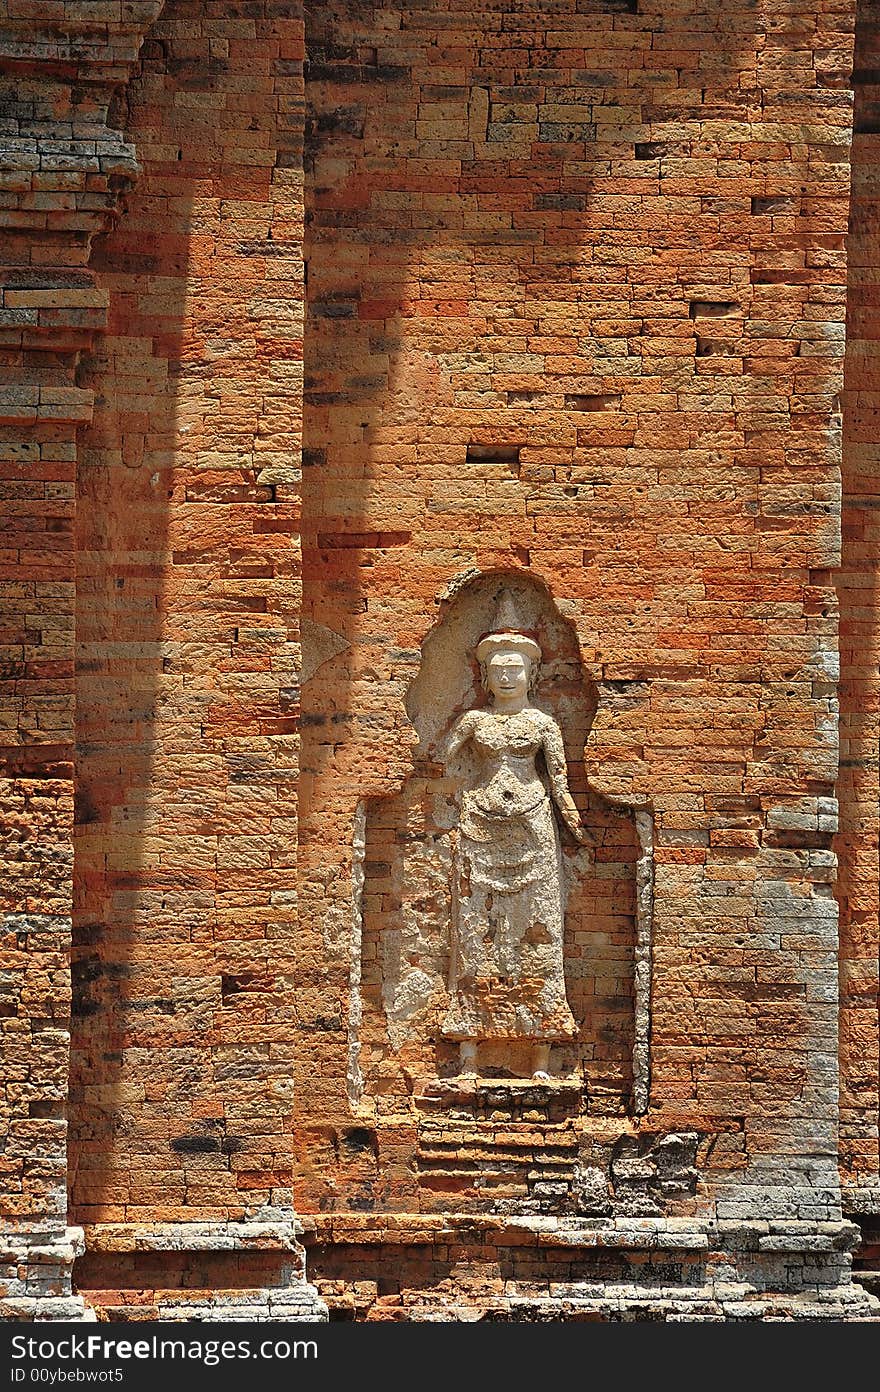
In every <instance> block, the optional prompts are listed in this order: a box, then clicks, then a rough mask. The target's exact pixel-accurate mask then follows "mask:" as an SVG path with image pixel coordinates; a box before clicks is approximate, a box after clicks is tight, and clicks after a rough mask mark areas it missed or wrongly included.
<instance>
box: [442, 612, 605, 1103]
mask: <svg viewBox="0 0 880 1392" xmlns="http://www.w3.org/2000/svg"><path fill="white" fill-rule="evenodd" d="M476 655H477V659H478V661H479V662H480V667H481V672H482V675H483V685H484V688H485V689H486V691H487V692H488V694H489V696H490V699H491V705H490V706H489V707H486V708H480V709H476V710H469V711H466V712H465V714H464V715H463V716H462V717H461V718H460V720H459V721H458V722H457V724H456V725H455V727H454V729H453V731H452V734H451V736H450V738H449V741H448V744H447V759H449V758H451V756H452V755H453V754H455V753H457V751H458V750H460V749H462V748H463V747H464V746H466V745H469V746H470V748H471V750H472V751H473V753H474V754H475V755H476V758H477V762H478V768H479V771H478V775H477V781H476V785H475V786H474V787H472V788H468V789H467V790H465V791H464V792H463V794H462V797H461V817H460V823H459V830H458V844H457V850H456V865H455V877H454V885H453V929H454V932H453V952H452V967H451V979H450V995H451V1000H450V1005H449V1010H448V1012H447V1014H446V1017H445V1020H444V1022H443V1033H444V1035H445V1036H446V1037H447V1038H448V1039H454V1040H457V1041H459V1045H460V1052H461V1071H462V1073H467V1074H469V1073H474V1072H476V1069H477V1051H478V1046H479V1044H480V1043H481V1042H483V1041H486V1042H489V1041H494V1042H497V1041H514V1040H515V1041H529V1042H531V1043H532V1045H533V1054H532V1057H533V1066H534V1073H535V1076H536V1077H542V1078H546V1077H547V1076H548V1074H547V1068H548V1066H549V1058H550V1045H551V1043H552V1042H553V1041H562V1040H565V1039H570V1038H571V1037H572V1036H573V1035H574V1033H575V1028H576V1027H575V1022H574V1019H573V1017H572V1013H571V1010H570V1008H569V1004H568V999H567V997H566V992H565V976H564V971H563V920H564V894H563V876H562V854H561V849H560V843H559V833H558V830H557V826H556V820H555V817H554V812H553V805H554V804H555V806H556V808H557V810H558V812H559V815H560V816H561V818H562V820H563V821H564V823H565V824H566V826H567V827H568V828H569V830H570V831H571V833H572V835H573V836H575V837H576V839H577V840H578V841H583V840H585V839H586V833H585V831H584V829H583V828H582V826H581V822H580V817H579V814H578V810H577V807H576V806H575V803H574V799H573V798H572V796H571V793H570V791H569V788H568V782H567V778H566V764H565V750H564V748H563V743H562V735H561V733H560V730H559V726H558V725H557V724H556V721H555V720H553V718H552V717H551V716H549V715H547V714H545V712H544V711H541V710H538V709H537V708H536V707H535V706H533V705H532V704H531V701H530V693H531V690H532V688H533V686H534V683H535V678H536V676H537V671H538V664H539V663H540V660H541V650H540V648H539V647H538V644H537V643H536V642H534V640H533V639H532V638H529V637H528V636H527V635H526V634H523V633H519V632H516V631H515V628H505V629H503V630H502V631H496V632H493V633H490V634H489V635H488V636H487V637H485V638H483V640H482V641H481V642H480V643H479V645H478V647H477V650H476ZM539 755H543V761H544V765H545V767H546V772H547V784H549V792H548V786H547V785H545V782H544V780H543V779H542V777H541V775H540V773H539V771H538V765H537V760H538V756H539Z"/></svg>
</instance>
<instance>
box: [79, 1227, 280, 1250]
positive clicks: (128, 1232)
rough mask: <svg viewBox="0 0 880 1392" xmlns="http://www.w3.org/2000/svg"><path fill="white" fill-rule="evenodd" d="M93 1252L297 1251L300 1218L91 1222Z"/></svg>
mask: <svg viewBox="0 0 880 1392" xmlns="http://www.w3.org/2000/svg"><path fill="white" fill-rule="evenodd" d="M83 1231H84V1233H85V1247H86V1250H87V1251H89V1252H108V1253H110V1252H112V1253H120V1252H254V1251H257V1252H279V1251H281V1252H296V1251H297V1250H299V1249H300V1248H301V1243H300V1237H301V1235H302V1226H301V1224H300V1222H299V1221H298V1220H297V1219H292V1220H290V1221H289V1222H275V1223H259V1222H244V1223H236V1222H229V1223H197V1222H195V1223H90V1224H87V1225H86V1226H85V1228H84V1229H83Z"/></svg>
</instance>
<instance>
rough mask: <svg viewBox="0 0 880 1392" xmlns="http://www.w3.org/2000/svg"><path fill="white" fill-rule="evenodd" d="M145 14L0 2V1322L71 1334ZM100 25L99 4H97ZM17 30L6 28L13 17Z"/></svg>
mask: <svg viewBox="0 0 880 1392" xmlns="http://www.w3.org/2000/svg"><path fill="white" fill-rule="evenodd" d="M161 7H162V0H141V3H137V0H135V3H133V4H128V5H126V6H125V7H124V13H125V18H124V19H121V18H120V19H117V20H112V19H108V18H107V13H108V11H109V10H110V9H111V8H113V7H108V6H106V5H102V4H95V3H90V2H88V0H82V3H80V4H70V3H60V0H45V3H44V4H42V5H41V6H40V7H39V10H40V18H39V19H35V18H34V17H33V16H34V11H33V8H32V7H28V6H26V5H21V6H18V7H17V6H16V5H15V4H14V3H10V4H9V5H7V6H6V7H4V8H5V18H4V19H3V20H2V21H0V83H2V88H3V97H2V102H3V122H2V145H0V191H2V193H0V352H2V356H3V372H2V386H0V479H2V483H0V487H2V496H3V510H2V511H3V523H4V533H5V536H4V541H3V546H2V553H0V554H2V561H0V567H2V568H0V613H2V620H0V627H2V634H3V637H2V643H3V647H2V664H3V665H2V678H0V679H2V693H3V702H2V711H3V714H2V735H0V807H2V823H0V825H2V833H0V847H2V849H0V865H2V875H0V883H2V890H0V895H2V903H0V922H2V975H0V981H2V987H0V989H2V992H3V994H2V998H0V999H2V1008H0V1016H2V1033H3V1054H4V1060H5V1067H4V1096H3V1110H2V1120H0V1140H2V1161H0V1166H2V1192H3V1200H2V1207H3V1214H4V1231H3V1237H2V1248H3V1256H2V1265H3V1272H2V1276H0V1311H2V1313H3V1314H6V1315H9V1316H11V1317H18V1318H23V1317H24V1318H27V1317H31V1316H36V1317H40V1318H47V1317H48V1318H71V1317H76V1316H77V1315H78V1314H80V1313H81V1311H82V1302H81V1301H80V1300H79V1299H78V1298H73V1297H72V1296H71V1294H70V1273H71V1267H72V1262H73V1258H74V1256H75V1255H76V1253H77V1250H78V1249H79V1246H80V1243H81V1234H80V1230H79V1229H74V1228H69V1227H68V1226H67V1120H66V1094H67V1073H68V1051H69V1041H70V1035H69V1011H70V968H69V950H70V932H71V897H72V871H73V850H72V839H71V838H72V827H73V794H74V779H73V746H74V617H73V615H74V590H75V556H74V506H75V470H76V436H77V430H78V428H79V427H80V425H82V423H83V422H85V421H88V420H90V419H91V413H92V399H93V394H92V392H91V391H87V390H83V389H81V388H80V387H78V386H77V382H76V370H77V363H78V360H79V357H80V354H81V353H82V351H83V350H84V349H87V348H88V347H89V346H90V344H91V342H92V338H93V335H94V333H95V331H96V330H99V329H101V328H102V326H103V324H104V319H105V310H106V295H105V294H104V293H103V292H102V291H101V290H99V289H98V288H96V284H95V277H94V276H93V274H92V273H91V271H90V270H89V269H88V261H89V255H90V251H91V245H92V241H93V238H94V237H95V236H96V234H98V233H100V232H102V231H104V230H105V229H106V228H107V227H108V226H109V225H110V223H111V222H112V220H113V219H114V217H115V216H116V213H117V210H118V205H119V199H120V195H121V194H122V193H123V192H124V191H125V190H126V189H127V188H128V187H129V186H130V185H131V184H132V182H133V181H134V178H135V175H136V172H137V164H136V161H135V155H134V150H133V148H132V147H131V146H130V145H129V144H128V143H127V142H126V141H125V140H124V139H123V136H122V134H121V133H120V131H119V130H117V129H114V125H115V121H114V118H113V115H112V103H113V94H114V92H115V91H117V90H118V89H119V88H120V87H121V86H122V85H123V84H124V83H125V82H126V80H127V78H128V74H129V70H130V67H131V64H132V63H133V62H134V60H135V58H136V57H137V54H138V50H139V48H140V44H141V40H142V38H143V35H144V33H145V31H146V29H147V27H148V26H149V24H150V23H151V21H152V20H153V19H154V18H155V16H156V15H157V14H158V12H159V10H160V9H161ZM115 8H116V9H119V7H115ZM17 9H18V10H19V11H20V17H18V18H17V17H16V10H17Z"/></svg>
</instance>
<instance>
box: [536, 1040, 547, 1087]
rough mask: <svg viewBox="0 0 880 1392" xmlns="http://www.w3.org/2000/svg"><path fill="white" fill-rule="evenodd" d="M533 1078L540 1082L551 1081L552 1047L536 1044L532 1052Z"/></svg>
mask: <svg viewBox="0 0 880 1392" xmlns="http://www.w3.org/2000/svg"><path fill="white" fill-rule="evenodd" d="M532 1077H533V1078H537V1079H538V1080H539V1082H542V1083H544V1082H549V1081H550V1045H549V1044H536V1045H535V1046H534V1049H533V1052H532Z"/></svg>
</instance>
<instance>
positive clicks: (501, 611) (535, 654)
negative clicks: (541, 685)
mask: <svg viewBox="0 0 880 1392" xmlns="http://www.w3.org/2000/svg"><path fill="white" fill-rule="evenodd" d="M499 652H516V653H519V654H520V656H521V657H527V658H528V659H529V661H530V662H532V663H535V662H540V660H541V649H540V648H539V647H538V644H537V643H536V642H535V640H534V638H530V637H529V636H528V634H527V633H523V631H522V621H521V620H520V617H519V615H518V614H517V612H516V604H515V602H514V598H513V595H512V594H511V593H510V591H509V590H502V591H501V594H500V595H499V596H498V602H497V604H496V606H495V614H494V616H493V619H492V627H491V629H490V630H489V632H488V633H487V634H486V636H485V637H484V638H481V639H480V641H479V643H478V644H477V661H478V662H488V661H489V658H490V657H494V655H495V654H496V653H499Z"/></svg>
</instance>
